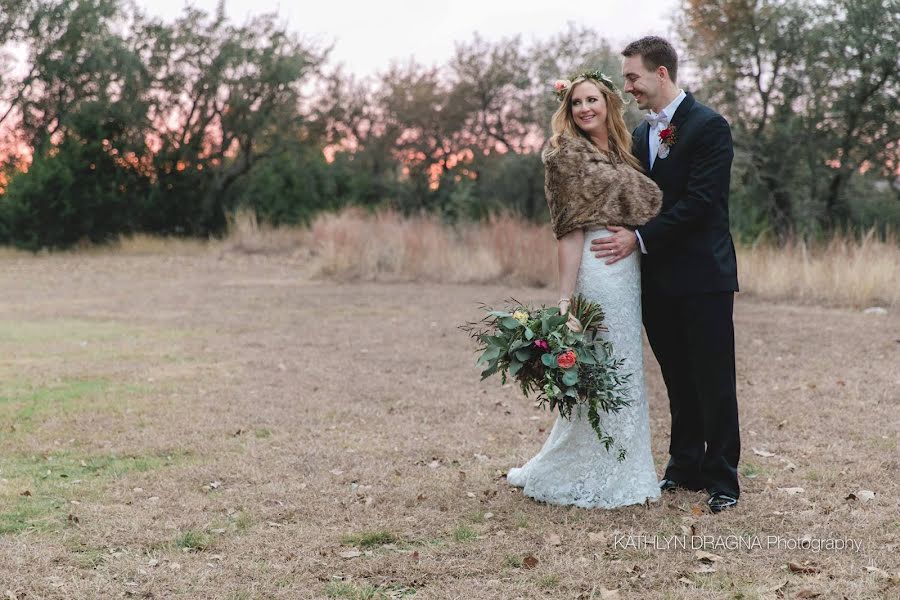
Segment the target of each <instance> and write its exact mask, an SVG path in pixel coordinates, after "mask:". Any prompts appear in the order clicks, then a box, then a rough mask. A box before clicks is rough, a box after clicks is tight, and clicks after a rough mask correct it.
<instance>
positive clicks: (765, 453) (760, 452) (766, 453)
mask: <svg viewBox="0 0 900 600" xmlns="http://www.w3.org/2000/svg"><path fill="white" fill-rule="evenodd" d="M753 454H755V455H757V456H762V457H763V458H771V457H773V456H775V453H774V452H769V451H768V450H760V449H759V448H754V449H753Z"/></svg>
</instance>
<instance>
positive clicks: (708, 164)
mask: <svg viewBox="0 0 900 600" xmlns="http://www.w3.org/2000/svg"><path fill="white" fill-rule="evenodd" d="M671 125H672V126H674V127H675V135H676V140H675V144H673V145H672V146H671V147H670V149H669V155H668V156H667V157H666V158H659V157H657V158H656V160H655V161H654V163H653V169H650V161H649V150H650V146H649V140H648V134H649V131H650V126H649V124H648V123H646V122H644V123H641V124H640V125H638V127H637V128H636V129H635V130H634V132H633V133H632V137H633V152H634V155H635V156H636V157H637V158H638V160H639V161H640V162H641V164H643V165H644V166H645V168H647V169H649V175H650V178H651V179H653V181H655V182H656V184H657V185H658V186H659V187H660V189H662V192H663V201H662V212H661V213H660V214H659V215H657V216H656V217H654V218H652V219H651V220H650V221H648V222H647V223H646V224H645V225H643V226H642V227H638V232H639V233H640V234H641V239H642V240H643V241H644V246H645V247H646V249H647V254H646V255H644V256H643V257H642V259H641V271H642V287H643V290H644V292H645V293H662V294H667V295H673V296H684V295H688V294H702V293H710V292H728V291H731V292H736V291H737V290H738V281H737V260H736V258H735V253H734V243H733V242H732V239H731V232H730V230H729V228H728V189H729V186H730V183H731V161H732V158H734V148H733V146H732V143H731V128H730V127H729V126H728V122H727V121H726V120H725V119H724V118H723V117H722V116H721V115H720V114H718V113H717V112H715V111H714V110H712V109H711V108H709V107H708V106H704V105H703V104H701V103H700V102H697V101H696V100H695V99H694V97H693V96H692V95H691V94H687V97H686V98H685V99H684V100H682V101H681V104H680V105H679V106H678V109H677V110H676V111H675V114H674V115H673V116H672V120H671Z"/></svg>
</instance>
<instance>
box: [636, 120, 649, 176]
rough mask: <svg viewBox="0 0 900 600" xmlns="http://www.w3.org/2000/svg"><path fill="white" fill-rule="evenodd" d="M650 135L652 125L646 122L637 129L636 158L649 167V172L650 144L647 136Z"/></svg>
mask: <svg viewBox="0 0 900 600" xmlns="http://www.w3.org/2000/svg"><path fill="white" fill-rule="evenodd" d="M648 135H650V124H649V123H647V122H646V121H644V122H643V123H641V124H640V125H638V128H637V135H636V137H637V139H636V140H635V156H637V159H638V161H639V162H640V163H641V164H642V165H644V166H645V167H647V171H648V172H649V171H650V143H649V142H648V140H647V136H648Z"/></svg>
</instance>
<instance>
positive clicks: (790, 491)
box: [778, 487, 803, 496]
mask: <svg viewBox="0 0 900 600" xmlns="http://www.w3.org/2000/svg"><path fill="white" fill-rule="evenodd" d="M778 489H779V490H781V491H782V492H784V493H785V494H790V495H791V496H793V495H794V494H802V493H803V488H802V487H786V488H778Z"/></svg>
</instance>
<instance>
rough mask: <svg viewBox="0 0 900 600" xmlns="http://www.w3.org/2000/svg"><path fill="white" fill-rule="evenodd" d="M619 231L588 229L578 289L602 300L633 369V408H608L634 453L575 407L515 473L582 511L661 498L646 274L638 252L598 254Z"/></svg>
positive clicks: (517, 482)
mask: <svg viewBox="0 0 900 600" xmlns="http://www.w3.org/2000/svg"><path fill="white" fill-rule="evenodd" d="M608 235H612V234H611V233H610V232H609V231H607V230H606V229H598V230H594V231H587V232H585V242H584V253H583V255H582V259H581V269H580V270H579V272H578V283H577V285H576V288H575V291H576V293H581V294H583V295H584V296H585V297H586V298H587V299H588V300H591V301H593V302H598V303H599V304H600V306H601V307H602V308H603V311H604V312H605V313H606V325H607V327H608V328H609V331H608V332H604V333H603V334H602V337H603V338H604V339H606V340H608V341H610V342H612V345H613V352H614V353H615V355H616V357H617V358H623V359H625V364H624V366H623V369H624V370H625V372H631V373H632V376H631V383H630V392H629V398H630V400H631V405H630V406H628V407H625V408H623V409H622V410H621V411H620V412H618V413H617V414H610V413H605V412H602V411H601V413H600V417H601V423H602V425H603V428H604V430H605V431H606V432H608V433H609V434H610V435H611V436H612V437H613V438H614V439H615V442H616V445H617V446H618V445H620V446H621V447H622V448H624V449H625V451H626V457H625V460H623V461H619V460H618V454H619V453H618V452H617V450H616V448H615V446H614V447H612V448H611V449H610V450H607V449H606V448H605V447H604V446H603V445H602V444H601V443H600V440H599V439H598V438H597V434H596V432H594V430H593V429H592V428H591V425H590V423H589V422H588V419H587V410H581V411H577V410H573V411H572V419H571V420H569V419H564V418H562V417H559V416H557V418H556V423H554V425H553V430H552V431H551V432H550V437H548V438H547V441H546V442H544V446H543V447H542V448H541V450H540V452H538V454H537V456H535V457H534V458H532V459H531V460H529V461H528V462H527V463H526V464H525V465H524V466H523V467H521V468H513V469H510V470H509V473H508V474H507V476H506V478H507V481H508V482H509V483H510V484H512V485H514V486H518V487H522V488H524V489H523V493H524V494H525V495H527V496H530V497H532V498H534V499H535V500H541V501H543V502H549V503H551V504H565V505H569V504H571V505H575V506H580V507H582V508H598V507H599V508H615V507H617V506H626V505H629V504H641V503H643V502H644V501H645V500H647V499H650V500H656V499H658V498H659V484H658V481H657V478H656V470H655V468H654V465H653V456H652V454H651V451H650V422H649V414H648V410H647V397H646V394H645V393H644V358H643V346H642V341H641V275H640V263H639V260H640V258H639V256H638V253H633V254H632V255H631V256H629V257H628V258H626V259H624V260H621V261H619V262H617V263H615V264H612V265H607V264H606V262H605V261H604V260H600V259H598V258H596V257H595V256H594V255H593V253H592V252H591V251H590V245H591V240H592V239H595V238H598V237H604V236H608Z"/></svg>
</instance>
